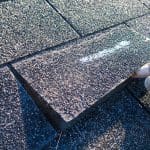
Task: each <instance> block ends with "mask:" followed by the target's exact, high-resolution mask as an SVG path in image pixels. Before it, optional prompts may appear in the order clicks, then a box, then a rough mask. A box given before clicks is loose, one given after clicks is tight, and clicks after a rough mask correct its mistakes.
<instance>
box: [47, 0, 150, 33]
mask: <svg viewBox="0 0 150 150" xmlns="http://www.w3.org/2000/svg"><path fill="white" fill-rule="evenodd" d="M49 1H50V3H52V4H53V5H54V6H55V7H56V8H57V9H58V11H59V12H60V13H62V14H63V15H64V16H65V17H66V18H67V19H68V20H69V21H70V22H71V23H72V24H73V25H74V26H75V27H76V28H77V29H78V30H79V31H80V32H81V33H82V34H83V35H85V34H88V33H91V32H93V31H96V30H100V29H103V28H107V27H109V26H112V25H114V24H117V23H120V22H123V21H125V20H128V19H130V18H134V17H137V16H140V15H142V14H145V13H147V12H148V11H150V10H148V8H146V7H145V6H144V5H142V3H141V2H139V1H138V0H78V1H68V0H57V1H56V0H49Z"/></svg>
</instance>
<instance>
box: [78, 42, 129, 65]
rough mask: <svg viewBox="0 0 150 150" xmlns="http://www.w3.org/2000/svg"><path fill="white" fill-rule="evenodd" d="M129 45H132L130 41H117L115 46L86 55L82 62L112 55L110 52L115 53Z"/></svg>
mask: <svg viewBox="0 0 150 150" xmlns="http://www.w3.org/2000/svg"><path fill="white" fill-rule="evenodd" d="M129 45H130V41H121V42H119V43H117V44H116V45H115V46H114V47H113V48H108V49H104V50H103V51H99V52H97V53H95V54H92V55H88V56H86V57H83V58H81V59H80V61H81V62H82V63H86V62H90V61H93V60H95V59H98V58H101V57H104V56H107V55H110V54H112V53H114V52H115V51H116V50H119V49H121V48H125V47H127V46H129Z"/></svg>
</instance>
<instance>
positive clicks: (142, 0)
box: [140, 0, 150, 9]
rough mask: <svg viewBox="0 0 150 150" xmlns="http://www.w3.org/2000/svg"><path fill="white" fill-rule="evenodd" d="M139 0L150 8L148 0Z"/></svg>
mask: <svg viewBox="0 0 150 150" xmlns="http://www.w3.org/2000/svg"><path fill="white" fill-rule="evenodd" d="M140 1H141V2H142V3H144V4H145V5H146V6H147V7H148V8H149V9H150V0H140Z"/></svg>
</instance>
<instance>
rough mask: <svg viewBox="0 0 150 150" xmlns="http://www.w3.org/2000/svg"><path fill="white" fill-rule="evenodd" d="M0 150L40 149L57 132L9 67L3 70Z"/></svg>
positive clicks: (1, 74)
mask: <svg viewBox="0 0 150 150" xmlns="http://www.w3.org/2000/svg"><path fill="white" fill-rule="evenodd" d="M0 107H1V108H0V149H1V150H12V149H15V150H28V149H32V150H34V149H40V147H41V146H43V145H45V143H47V142H48V141H49V140H50V139H52V138H53V137H54V136H55V134H56V133H55V131H54V129H53V128H52V127H51V125H50V124H49V123H48V122H47V121H46V119H45V118H44V116H43V115H42V113H41V112H40V111H39V109H38V108H37V107H36V105H35V104H34V103H33V101H32V99H31V98H30V97H29V96H28V95H27V93H26V92H25V90H24V89H23V88H22V86H21V85H20V84H19V83H18V82H17V81H16V79H15V78H14V76H13V75H12V73H11V72H10V71H9V70H8V68H3V69H0Z"/></svg>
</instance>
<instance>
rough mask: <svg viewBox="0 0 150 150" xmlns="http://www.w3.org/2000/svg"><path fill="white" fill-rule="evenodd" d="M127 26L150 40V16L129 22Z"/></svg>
mask: <svg viewBox="0 0 150 150" xmlns="http://www.w3.org/2000/svg"><path fill="white" fill-rule="evenodd" d="M127 24H128V25H129V26H130V27H131V28H133V29H134V30H135V31H137V32H139V33H140V34H142V35H143V36H146V37H147V39H149V40H150V14H149V15H145V16H143V17H140V18H137V19H134V20H132V21H129V22H127Z"/></svg>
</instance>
